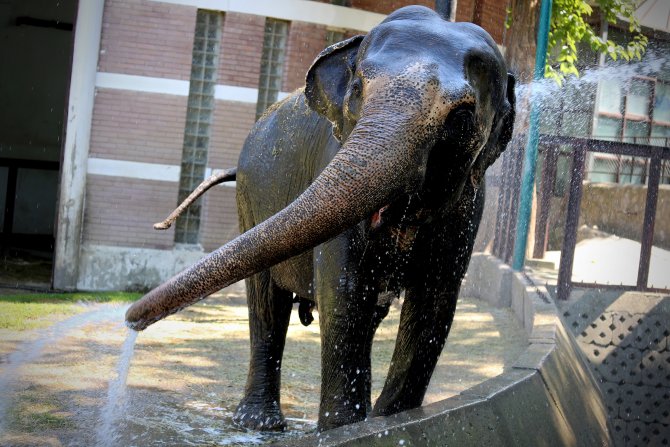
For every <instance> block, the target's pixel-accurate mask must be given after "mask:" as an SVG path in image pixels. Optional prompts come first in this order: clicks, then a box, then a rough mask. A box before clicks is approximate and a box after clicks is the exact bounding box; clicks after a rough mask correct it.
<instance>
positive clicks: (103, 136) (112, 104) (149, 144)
mask: <svg viewBox="0 0 670 447" xmlns="http://www.w3.org/2000/svg"><path fill="white" fill-rule="evenodd" d="M186 102H187V98H186V97H184V96H175V95H163V94H156V93H140V92H130V91H126V90H107V89H98V92H97V95H96V98H95V106H94V109H93V126H92V129H91V147H90V152H89V155H90V157H93V158H108V159H114V160H129V161H139V162H145V163H160V164H172V165H175V164H176V165H178V164H180V163H181V152H182V146H183V142H184V123H185V119H186Z"/></svg>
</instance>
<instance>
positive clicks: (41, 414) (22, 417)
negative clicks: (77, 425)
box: [8, 389, 74, 433]
mask: <svg viewBox="0 0 670 447" xmlns="http://www.w3.org/2000/svg"><path fill="white" fill-rule="evenodd" d="M17 398H18V401H17V402H15V405H14V407H13V408H11V409H10V415H8V416H9V419H12V420H13V422H14V423H15V424H17V427H16V428H19V429H21V431H26V432H29V433H35V432H40V431H43V430H58V429H67V428H73V427H74V423H73V421H72V415H71V414H70V413H69V412H66V411H64V410H63V409H62V408H61V404H60V402H58V400H57V399H56V398H55V397H54V396H50V395H47V394H45V393H44V392H40V394H39V395H38V394H37V390H35V389H32V390H30V389H29V390H28V391H26V392H24V393H19V394H18V395H17Z"/></svg>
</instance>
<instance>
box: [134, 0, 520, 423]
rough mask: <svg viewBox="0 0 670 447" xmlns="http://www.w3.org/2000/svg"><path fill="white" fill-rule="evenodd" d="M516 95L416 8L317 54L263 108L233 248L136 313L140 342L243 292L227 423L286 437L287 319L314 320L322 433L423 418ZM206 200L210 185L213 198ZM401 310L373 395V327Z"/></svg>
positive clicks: (477, 37) (498, 66)
mask: <svg viewBox="0 0 670 447" xmlns="http://www.w3.org/2000/svg"><path fill="white" fill-rule="evenodd" d="M514 84H515V81H514V77H513V75H511V74H509V73H508V72H507V68H506V65H505V62H504V59H503V57H502V55H501V54H500V51H499V49H498V47H497V46H496V44H495V42H494V41H493V39H492V38H491V37H490V36H489V35H488V34H487V33H486V31H484V30H483V29H481V28H480V27H478V26H476V25H474V24H470V23H452V22H448V21H446V20H444V19H443V18H442V17H441V16H439V15H438V14H437V13H435V12H434V11H433V10H431V9H429V8H426V7H421V6H408V7H404V8H401V9H398V10H396V11H395V12H393V13H391V14H390V15H388V16H387V17H386V18H385V20H384V21H383V22H381V23H380V24H379V25H377V26H376V27H374V28H373V29H372V30H371V31H370V32H369V33H368V34H367V35H358V36H354V37H351V38H349V39H347V40H345V41H343V42H339V43H336V44H334V45H332V46H330V47H328V48H326V49H325V50H323V51H322V52H321V53H320V54H319V55H318V56H317V58H316V59H315V61H314V62H313V64H312V66H311V67H310V68H309V71H308V72H307V75H306V81H305V86H304V87H303V88H301V89H299V90H297V91H296V92H294V93H292V94H291V95H289V96H288V97H287V98H285V99H284V100H282V101H281V102H279V103H277V104H275V105H273V106H271V107H270V108H269V109H268V110H267V111H266V113H265V114H264V115H263V116H262V117H261V118H260V119H259V121H258V122H257V123H256V124H255V126H254V127H253V129H252V130H251V132H250V134H249V136H248V137H247V139H246V141H245V144H244V147H243V149H242V151H241V155H240V158H239V162H238V166H237V170H236V171H229V172H227V173H226V175H225V176H224V177H225V179H228V180H229V179H232V178H235V179H236V190H237V203H238V214H239V223H240V229H241V235H240V236H238V237H237V238H235V239H233V240H232V241H230V242H228V243H227V244H225V245H223V246H222V247H220V248H219V249H217V250H215V251H214V252H212V253H210V254H209V255H207V256H205V257H204V258H203V259H201V260H200V261H198V262H197V263H196V264H194V265H193V266H192V267H190V268H187V269H186V270H184V271H183V272H181V273H179V274H177V275H176V276H175V277H173V278H172V279H170V280H168V281H167V282H165V283H164V284H162V285H160V286H158V287H156V288H155V289H153V290H151V291H150V292H149V293H147V294H146V295H145V296H144V297H142V298H141V299H140V300H138V301H137V302H135V303H134V304H133V305H132V306H131V307H130V308H129V310H128V311H127V313H126V323H127V324H128V326H129V327H131V328H133V329H135V330H143V329H144V328H146V327H147V326H149V325H150V324H152V323H154V322H156V321H158V320H160V319H162V318H164V317H166V316H167V315H170V314H172V313H174V312H177V311H179V310H180V309H183V308H184V307H186V306H188V305H191V304H193V303H195V302H197V301H199V300H201V299H203V298H204V297H206V296H208V295H210V294H211V293H214V292H216V291H218V290H220V289H221V288H223V287H225V286H227V285H230V284H232V283H234V282H237V281H239V280H242V279H245V278H246V285H247V296H248V306H249V325H250V344H251V358H250V366H249V374H248V379H247V383H246V387H245V392H244V397H243V398H242V401H241V402H240V404H239V406H238V407H237V410H236V411H235V415H234V420H235V421H236V422H237V423H238V424H240V425H242V426H244V427H248V428H251V429H258V430H281V429H283V428H284V427H285V420H284V417H283V415H282V412H281V408H280V374H281V359H282V352H283V348H284V344H285V340H286V331H287V327H288V323H289V315H290V312H291V309H292V307H293V304H294V303H295V302H299V303H300V305H299V307H300V316H301V320H302V321H303V323H307V324H308V323H309V322H310V321H311V311H312V310H313V309H314V308H316V309H317V310H318V312H319V324H320V333H321V350H322V353H321V358H322V371H321V381H322V385H321V398H320V406H319V416H318V425H317V427H318V430H320V431H322V430H327V429H332V428H335V427H338V426H342V425H346V424H351V423H354V422H357V421H361V420H364V419H366V418H367V417H370V416H381V415H390V414H394V413H397V412H400V411H403V410H407V409H411V408H414V407H418V406H420V405H421V403H422V401H423V398H424V395H425V392H426V389H427V387H428V384H429V381H430V378H431V375H432V372H433V369H434V367H435V364H436V362H437V360H438V357H439V355H440V353H441V351H442V348H443V346H444V344H445V341H446V338H447V335H448V333H449V330H450V327H451V324H452V321H453V318H454V313H455V308H456V301H457V296H458V293H459V288H460V284H461V281H462V279H463V277H464V275H465V272H466V269H467V266H468V263H469V259H470V255H471V253H472V249H473V244H474V239H475V236H476V234H477V229H478V226H479V221H480V219H481V215H482V209H483V206H484V183H485V182H484V174H485V171H486V169H487V168H488V167H489V166H490V165H491V164H492V163H493V162H494V161H495V160H496V159H497V158H498V156H499V155H500V154H501V153H502V152H503V151H504V149H505V147H506V146H507V143H508V142H509V140H510V138H511V134H512V128H513V125H514V117H515V109H514ZM210 183H216V180H215V181H213V182H210ZM401 292H404V300H403V304H402V309H401V315H400V325H399V328H398V335H397V340H396V346H395V351H394V353H393V356H392V361H391V363H390V367H389V371H388V375H387V377H386V381H385V384H384V387H383V390H382V392H381V395H380V396H379V398H378V399H377V401H376V402H375V403H374V406H373V405H372V402H371V397H370V381H371V371H370V363H371V361H370V351H371V344H372V340H373V337H374V334H375V330H376V329H377V326H378V325H379V324H380V322H381V321H382V319H383V318H384V317H385V316H386V315H387V313H388V311H389V306H390V303H391V301H392V299H394V298H395V297H397V296H399V294H400V293H401Z"/></svg>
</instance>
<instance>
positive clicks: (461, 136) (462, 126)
mask: <svg viewBox="0 0 670 447" xmlns="http://www.w3.org/2000/svg"><path fill="white" fill-rule="evenodd" d="M444 131H445V136H444V137H445V138H448V139H454V140H459V141H461V142H462V141H465V140H467V139H469V138H471V137H473V136H474V131H475V110H474V107H473V106H472V105H464V106H460V107H458V108H456V109H455V110H453V111H452V112H451V113H450V114H449V117H448V118H447V122H446V125H445V129H444Z"/></svg>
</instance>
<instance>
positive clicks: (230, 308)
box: [0, 288, 528, 446]
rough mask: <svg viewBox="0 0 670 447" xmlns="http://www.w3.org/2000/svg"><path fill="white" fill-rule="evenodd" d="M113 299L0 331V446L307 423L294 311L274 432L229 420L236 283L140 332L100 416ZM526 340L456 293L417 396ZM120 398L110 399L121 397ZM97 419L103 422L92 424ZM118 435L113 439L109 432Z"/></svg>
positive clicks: (312, 372) (378, 345)
mask: <svg viewBox="0 0 670 447" xmlns="http://www.w3.org/2000/svg"><path fill="white" fill-rule="evenodd" d="M399 309H400V305H399V303H398V304H396V305H394V306H393V308H392V310H391V312H390V314H389V316H388V317H387V319H386V320H385V321H384V323H383V325H382V326H381V327H380V329H379V331H378V334H377V337H376V340H375V344H374V347H373V378H374V379H373V398H375V397H376V396H377V395H378V394H379V392H380V390H381V387H382V385H383V377H384V375H385V373H386V370H387V368H388V362H389V360H390V356H391V352H392V349H393V345H394V343H395V332H396V327H397V324H398V321H399V312H400V311H399ZM123 312H124V308H122V307H118V306H112V305H97V306H87V307H83V308H82V312H81V313H80V314H79V315H77V316H75V317H70V318H69V319H67V320H64V321H60V322H54V325H52V326H50V328H47V329H44V330H40V331H22V332H10V331H7V330H4V331H0V395H2V402H1V403H0V445H3V446H4V445H12V446H60V445H68V446H90V445H123V446H132V445H138V446H139V445H161V444H163V445H249V444H262V443H265V442H271V441H276V440H277V439H278V438H279V439H282V437H291V436H300V435H301V434H303V433H305V432H308V431H311V430H313V429H314V420H315V419H316V415H317V408H318V400H319V386H320V357H319V352H320V342H319V332H318V315H316V314H315V316H316V317H317V320H316V321H315V322H314V323H312V325H311V326H309V327H304V326H302V325H301V324H300V322H299V320H298V316H297V311H294V314H293V315H292V319H291V325H290V329H289V334H288V341H287V348H286V351H285V355H284V363H283V381H282V382H283V383H282V408H283V411H284V414H285V415H286V416H287V418H288V419H289V430H288V432H287V433H286V434H282V435H260V434H258V433H253V432H251V433H250V432H246V431H244V430H240V429H238V428H236V427H234V426H233V425H232V423H231V416H232V411H233V410H234V408H235V406H236V404H237V402H238V400H239V399H240V397H241V396H242V392H243V389H244V382H245V377H246V369H247V362H248V356H249V354H248V349H249V347H248V328H247V309H246V305H245V298H244V294H243V291H242V290H240V288H232V289H227V290H226V291H225V292H224V293H219V294H217V295H215V296H213V297H210V298H209V299H207V300H205V301H203V302H202V303H200V304H198V305H195V306H192V307H190V308H188V309H186V310H185V311H182V312H181V313H179V314H177V315H174V316H172V317H170V318H168V319H166V320H164V321H161V322H159V323H156V324H155V325H153V326H151V327H150V328H148V329H147V330H146V331H144V332H142V333H140V334H139V337H138V338H137V342H136V345H135V354H134V357H133V358H132V363H131V366H130V370H129V375H128V380H127V383H128V388H127V391H126V395H125V396H126V397H125V402H126V406H125V407H123V406H119V407H118V411H117V410H114V411H116V416H114V412H112V413H111V414H112V417H111V420H110V413H106V416H105V415H101V409H102V408H103V406H104V405H105V402H106V401H107V393H108V386H109V383H110V381H112V380H113V379H114V378H115V377H116V376H117V371H118V367H117V362H118V360H119V354H120V350H121V346H122V345H123V343H124V339H125V338H126V335H127V331H126V329H125V328H124V327H123V325H122V316H123ZM527 346H528V341H527V337H526V334H525V332H524V331H523V330H522V329H521V328H520V326H519V324H518V323H517V321H516V319H515V317H514V315H513V314H512V312H511V311H510V310H509V309H497V308H493V307H491V306H490V305H488V304H487V303H485V302H482V301H479V300H475V299H469V298H465V299H462V300H461V301H460V302H459V305H458V310H457V313H456V319H455V322H454V325H453V329H452V331H451V335H450V337H449V340H448V341H447V345H446V347H445V349H444V351H443V354H442V356H441V358H440V362H439V364H438V367H437V369H436V372H435V374H434V376H433V380H432V382H431V385H430V388H429V390H428V394H427V396H426V399H425V401H424V403H429V402H434V401H437V400H440V399H444V398H446V397H449V396H452V395H455V394H458V393H459V392H460V391H463V390H465V389H467V388H469V387H471V386H472V385H474V384H477V383H479V382H482V381H484V380H486V379H488V378H491V377H494V376H496V375H498V374H500V373H501V372H502V371H503V369H504V368H505V366H506V365H509V364H511V362H513V361H514V360H515V359H516V358H517V357H518V356H519V354H520V353H521V352H522V351H523V350H524V349H525V348H526V347H527ZM123 401H124V400H123V399H121V400H119V402H123ZM105 423H107V424H109V425H110V426H111V427H112V434H111V435H110V433H109V432H106V433H104V434H101V433H102V432H101V427H103V426H104V424H105ZM114 437H117V438H116V439H113V438H114Z"/></svg>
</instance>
